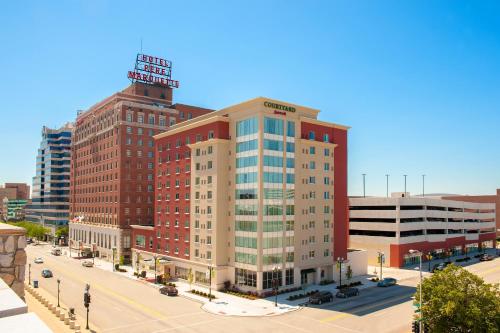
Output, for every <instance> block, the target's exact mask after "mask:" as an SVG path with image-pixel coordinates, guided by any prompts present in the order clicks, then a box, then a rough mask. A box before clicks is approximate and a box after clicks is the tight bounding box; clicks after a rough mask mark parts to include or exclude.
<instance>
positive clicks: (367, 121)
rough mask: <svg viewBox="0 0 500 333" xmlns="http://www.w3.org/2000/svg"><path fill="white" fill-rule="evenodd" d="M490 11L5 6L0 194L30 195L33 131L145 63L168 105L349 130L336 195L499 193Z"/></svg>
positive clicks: (98, 2)
mask: <svg viewBox="0 0 500 333" xmlns="http://www.w3.org/2000/svg"><path fill="white" fill-rule="evenodd" d="M499 17H500V3H499V2H498V1H324V2H321V1H301V2H299V1H262V2H260V1H231V2H229V1H228V2H223V1H213V2H209V1H195V2H191V1H189V2H188V1H180V2H173V1H135V2H125V1H114V2H111V1H103V0H93V1H8V2H5V3H3V4H2V9H1V11H0V22H1V23H0V24H1V29H0V45H2V48H1V50H2V52H0V61H1V63H2V69H1V72H2V80H1V81H0V102H1V104H0V110H1V111H0V112H1V118H0V125H1V128H0V140H1V146H0V156H1V157H0V184H1V183H4V182H8V181H24V182H29V183H31V177H32V176H33V175H34V172H35V155H36V150H37V147H38V145H39V142H40V130H41V128H42V126H43V125H47V126H60V125H62V124H63V123H64V122H66V121H70V120H73V119H74V118H75V115H76V110H78V109H86V108H88V107H90V106H91V105H92V104H94V103H95V102H98V101H99V100H101V99H102V98H104V97H106V96H109V95H110V94H112V93H114V92H116V91H118V90H121V89H123V88H125V87H126V86H127V85H128V84H129V81H128V80H127V77H126V74H127V70H129V69H131V68H132V66H133V62H134V58H135V55H136V53H137V52H138V51H139V48H140V40H141V38H142V39H143V50H144V52H145V53H148V54H152V55H158V56H163V57H165V58H167V59H170V60H172V61H173V64H174V70H173V78H174V79H177V80H179V81H180V83H181V87H180V88H179V89H178V90H177V91H175V96H174V99H175V101H177V102H181V103H187V104H193V105H199V106H204V107H210V108H216V109H217V108H221V107H225V106H228V105H231V104H235V103H238V102H241V101H244V100H247V99H250V98H253V97H256V96H268V97H273V98H276V99H281V100H284V101H289V102H294V103H297V104H302V105H306V106H311V107H315V108H318V109H320V110H322V112H321V114H320V119H322V120H326V121H332V122H336V123H341V124H346V125H349V126H352V129H351V130H350V134H349V192H350V194H351V195H357V194H361V193H362V177H361V174H362V173H366V174H367V194H368V195H385V174H386V173H389V174H390V175H391V177H390V185H391V186H390V190H392V191H402V190H403V176H402V175H403V174H408V190H409V191H411V192H413V193H420V192H421V176H420V175H421V174H424V173H425V174H426V175H427V178H426V192H447V193H463V194H466V193H469V194H477V193H493V192H494V190H495V188H497V187H500V100H499V99H500V20H499Z"/></svg>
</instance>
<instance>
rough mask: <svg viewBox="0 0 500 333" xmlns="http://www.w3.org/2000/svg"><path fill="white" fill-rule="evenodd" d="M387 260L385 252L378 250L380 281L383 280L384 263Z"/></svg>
mask: <svg viewBox="0 0 500 333" xmlns="http://www.w3.org/2000/svg"><path fill="white" fill-rule="evenodd" d="M384 261H385V254H384V252H378V262H379V263H380V281H382V264H383V263H384Z"/></svg>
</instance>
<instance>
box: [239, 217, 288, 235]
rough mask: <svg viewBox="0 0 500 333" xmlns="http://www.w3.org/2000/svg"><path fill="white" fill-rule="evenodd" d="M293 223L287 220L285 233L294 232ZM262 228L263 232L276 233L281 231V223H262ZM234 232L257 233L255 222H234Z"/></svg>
mask: <svg viewBox="0 0 500 333" xmlns="http://www.w3.org/2000/svg"><path fill="white" fill-rule="evenodd" d="M294 225H295V222H294V221H293V220H289V221H286V222H285V228H286V230H287V231H293V230H294ZM262 227H263V231H264V232H278V231H283V221H263V222H262ZM235 229H236V231H249V232H256V231H257V222H256V221H239V220H237V221H236V222H235Z"/></svg>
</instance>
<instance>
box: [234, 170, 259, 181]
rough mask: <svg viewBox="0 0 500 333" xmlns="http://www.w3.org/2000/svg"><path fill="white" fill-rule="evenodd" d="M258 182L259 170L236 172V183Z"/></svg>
mask: <svg viewBox="0 0 500 333" xmlns="http://www.w3.org/2000/svg"><path fill="white" fill-rule="evenodd" d="M256 182H257V172H247V173H238V174H236V184H248V183H256Z"/></svg>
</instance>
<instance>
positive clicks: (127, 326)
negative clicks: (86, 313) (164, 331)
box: [101, 311, 206, 332]
mask: <svg viewBox="0 0 500 333" xmlns="http://www.w3.org/2000/svg"><path fill="white" fill-rule="evenodd" d="M205 313H206V312H205V311H197V312H188V313H183V314H180V315H177V316H169V317H168V320H172V319H177V318H182V317H188V316H193V315H196V314H205ZM164 320H165V319H152V320H147V321H144V320H141V321H138V322H137V323H132V324H127V325H120V326H115V327H110V328H106V329H104V330H102V331H101V332H111V331H116V330H121V329H123V328H129V327H132V326H137V325H143V324H145V323H157V322H162V321H164Z"/></svg>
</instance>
